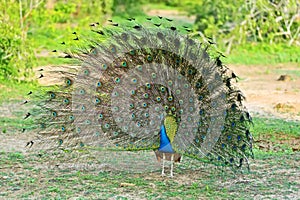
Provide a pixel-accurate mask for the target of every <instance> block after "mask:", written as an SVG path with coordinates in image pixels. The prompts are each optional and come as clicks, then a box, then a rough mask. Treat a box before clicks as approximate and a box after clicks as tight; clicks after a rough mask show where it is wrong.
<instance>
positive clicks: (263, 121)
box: [252, 118, 300, 138]
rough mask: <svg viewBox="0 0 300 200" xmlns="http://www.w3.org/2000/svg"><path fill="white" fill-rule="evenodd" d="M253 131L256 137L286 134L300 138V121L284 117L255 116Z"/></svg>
mask: <svg viewBox="0 0 300 200" xmlns="http://www.w3.org/2000/svg"><path fill="white" fill-rule="evenodd" d="M253 122H254V126H253V128H252V132H253V134H254V137H259V136H261V135H274V134H275V135H276V134H284V135H287V136H293V137H299V138H300V123H299V122H296V121H286V120H282V119H270V118H254V119H253Z"/></svg>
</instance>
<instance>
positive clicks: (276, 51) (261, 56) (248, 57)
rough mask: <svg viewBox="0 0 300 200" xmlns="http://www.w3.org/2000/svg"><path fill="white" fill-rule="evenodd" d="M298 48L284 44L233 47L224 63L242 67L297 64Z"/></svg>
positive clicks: (298, 61) (299, 60)
mask: <svg viewBox="0 0 300 200" xmlns="http://www.w3.org/2000/svg"><path fill="white" fill-rule="evenodd" d="M298 51H299V47H297V46H287V45H285V44H273V45H269V44H259V43H258V44H246V45H241V46H237V47H235V48H234V49H233V50H232V52H231V53H230V55H228V58H227V59H225V61H226V62H228V63H232V64H243V65H273V64H278V63H298V64H299V66H300V58H299V53H298Z"/></svg>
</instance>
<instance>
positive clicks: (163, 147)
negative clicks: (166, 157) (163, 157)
mask: <svg viewBox="0 0 300 200" xmlns="http://www.w3.org/2000/svg"><path fill="white" fill-rule="evenodd" d="M159 134H160V144H159V149H158V150H159V151H160V152H163V153H175V152H174V150H173V148H172V145H171V142H170V140H169V138H168V135H167V133H166V128H165V126H164V125H161V127H160V132H159Z"/></svg>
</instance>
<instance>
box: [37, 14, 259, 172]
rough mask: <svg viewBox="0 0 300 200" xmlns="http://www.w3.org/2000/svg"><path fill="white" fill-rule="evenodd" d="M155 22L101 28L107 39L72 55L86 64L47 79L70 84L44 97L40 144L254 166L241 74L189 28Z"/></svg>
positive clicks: (92, 42)
mask: <svg viewBox="0 0 300 200" xmlns="http://www.w3.org/2000/svg"><path fill="white" fill-rule="evenodd" d="M155 20H156V21H155ZM155 20H154V19H148V21H149V23H146V24H139V23H137V22H136V21H135V20H130V23H129V24H127V25H124V26H121V25H119V24H114V23H113V24H112V25H113V27H114V28H111V27H110V28H104V29H102V30H95V29H93V30H92V31H93V32H96V34H97V36H98V37H99V38H101V39H99V40H98V39H91V40H87V45H85V47H79V48H77V50H75V51H72V52H68V55H67V56H66V57H71V58H75V59H77V60H79V61H80V62H81V65H80V66H78V67H72V68H71V67H62V68H61V69H54V70H50V72H43V75H42V77H41V78H43V79H45V78H46V77H47V73H48V74H51V76H58V77H61V79H62V81H61V82H60V84H58V85H55V86H47V87H45V89H44V90H43V91H44V92H43V93H40V94H39V96H40V97H42V98H41V100H38V102H39V103H38V106H39V108H38V109H37V110H35V111H33V113H32V114H33V117H35V119H36V123H37V125H38V135H39V139H38V140H37V143H40V144H41V143H44V144H46V145H47V148H58V147H67V146H72V145H75V146H76V145H77V146H88V147H101V148H104V149H115V150H135V151H136V150H158V151H161V152H164V150H165V149H167V148H171V149H172V150H173V151H174V153H175V152H176V153H178V154H181V155H186V156H188V157H191V158H195V159H199V160H202V159H204V160H208V161H209V162H212V163H215V164H220V165H229V166H232V167H233V168H240V167H241V166H242V164H243V163H244V162H246V163H247V165H248V158H249V157H252V156H253V154H252V136H251V134H250V131H249V126H250V123H251V117H250V115H249V113H248V112H247V110H246V109H245V107H244V106H243V105H242V101H243V99H244V96H243V94H242V93H241V92H240V90H238V89H237V88H236V87H235V86H234V85H233V84H232V80H234V79H235V78H236V76H235V74H234V73H233V72H232V71H230V70H229V69H228V68H227V67H226V66H224V65H223V64H222V62H221V60H220V57H216V58H215V59H212V58H210V56H209V54H208V47H209V45H204V44H202V43H200V42H199V41H198V40H196V39H193V37H192V36H190V35H189V34H187V33H188V32H184V30H185V29H186V28H185V27H182V28H179V27H174V26H172V25H171V24H170V22H169V21H168V20H165V19H164V18H159V19H155ZM152 21H155V22H152ZM157 22H159V23H157ZM163 26H164V27H163ZM180 29H182V30H183V31H180ZM75 34H76V33H75ZM77 39H78V37H77ZM164 137H165V139H166V140H164V141H162V140H163V139H162V138H164ZM164 142H165V143H164ZM162 144H165V146H162ZM35 145H37V144H35ZM168 145H169V146H168ZM162 149H163V150H162ZM169 150H170V149H169ZM169 150H168V151H166V152H167V153H168V152H169Z"/></svg>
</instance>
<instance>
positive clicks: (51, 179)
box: [0, 151, 300, 199]
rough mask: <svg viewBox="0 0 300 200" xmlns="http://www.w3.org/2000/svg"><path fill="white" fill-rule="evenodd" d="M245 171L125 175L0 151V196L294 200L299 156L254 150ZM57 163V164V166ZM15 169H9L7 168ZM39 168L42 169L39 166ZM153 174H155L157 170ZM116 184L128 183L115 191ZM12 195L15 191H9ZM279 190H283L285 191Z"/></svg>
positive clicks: (183, 171) (204, 170)
mask: <svg viewBox="0 0 300 200" xmlns="http://www.w3.org/2000/svg"><path fill="white" fill-rule="evenodd" d="M256 155H257V157H256V160H255V161H254V162H252V164H251V172H250V173H245V174H242V175H239V174H232V173H231V172H229V171H227V170H226V171H220V170H213V168H211V167H210V166H207V167H203V166H202V167H199V168H198V169H196V170H189V169H186V170H182V171H180V170H176V172H177V173H176V174H175V178H173V179H170V178H162V177H160V175H159V172H154V173H145V174H139V173H133V174H131V173H126V172H113V171H112V172H108V171H99V170H84V169H83V170H72V169H68V168H66V169H61V168H59V167H54V166H51V165H49V163H48V164H47V159H49V158H48V157H45V158H43V157H39V156H37V155H35V154H26V155H25V154H24V153H21V152H0V166H1V171H0V177H3V178H0V186H1V187H2V190H1V192H0V196H2V197H3V198H9V197H12V196H14V197H18V198H36V197H39V198H56V199H69V198H71V197H80V198H81V199H90V198H97V199H108V198H114V199H135V198H138V197H140V198H141V197H143V198H145V199H170V198H176V199H216V198H217V199H234V198H238V199H249V198H252V197H254V196H255V195H261V196H264V197H269V198H270V197H271V196H272V195H274V194H275V195H276V197H277V198H287V197H289V195H293V197H295V196H296V194H297V193H298V192H299V188H298V182H297V178H296V177H297V175H299V174H297V172H299V169H300V168H299V165H295V163H299V162H300V154H299V153H298V154H279V153H276V154H268V153H265V152H260V151H256ZM59 162H63V160H60V161H57V163H59ZM14 166H17V168H15V170H13V171H11V170H10V168H12V167H14ZM41 166H43V167H41ZM158 171H159V170H158ZM122 183H129V184H133V185H130V186H125V187H121V184H122ZM16 191H18V193H15V192H16ZM285 191H289V192H288V193H286V192H285Z"/></svg>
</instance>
